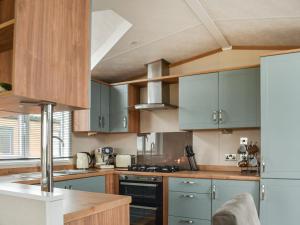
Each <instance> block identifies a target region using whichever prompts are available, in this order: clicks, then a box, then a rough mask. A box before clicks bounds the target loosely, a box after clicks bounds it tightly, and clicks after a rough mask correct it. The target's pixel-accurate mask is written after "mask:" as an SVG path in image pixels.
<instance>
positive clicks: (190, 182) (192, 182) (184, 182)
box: [182, 180, 195, 184]
mask: <svg viewBox="0 0 300 225" xmlns="http://www.w3.org/2000/svg"><path fill="white" fill-rule="evenodd" d="M182 183H183V184H195V182H194V181H188V180H187V181H183V182H182Z"/></svg>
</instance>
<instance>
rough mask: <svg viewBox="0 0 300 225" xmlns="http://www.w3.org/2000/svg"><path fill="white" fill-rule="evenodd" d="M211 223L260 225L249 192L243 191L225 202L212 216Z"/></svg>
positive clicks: (217, 224) (218, 224)
mask: <svg viewBox="0 0 300 225" xmlns="http://www.w3.org/2000/svg"><path fill="white" fill-rule="evenodd" d="M213 225H261V224H260V222H259V218H258V214H257V210H256V207H255V203H254V200H253V198H252V196H251V194H249V193H243V194H240V195H238V196H236V197H235V198H234V199H232V200H230V201H228V202H226V203H225V204H224V205H223V206H222V207H221V208H220V209H218V211H217V212H216V213H215V215H214V216H213Z"/></svg>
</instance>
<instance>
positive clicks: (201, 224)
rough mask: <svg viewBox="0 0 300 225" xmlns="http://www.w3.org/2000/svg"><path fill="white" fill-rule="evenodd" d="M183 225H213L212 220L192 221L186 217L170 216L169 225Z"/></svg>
mask: <svg viewBox="0 0 300 225" xmlns="http://www.w3.org/2000/svg"><path fill="white" fill-rule="evenodd" d="M182 224H193V225H211V222H210V220H199V219H191V218H186V217H175V216H169V225H182Z"/></svg>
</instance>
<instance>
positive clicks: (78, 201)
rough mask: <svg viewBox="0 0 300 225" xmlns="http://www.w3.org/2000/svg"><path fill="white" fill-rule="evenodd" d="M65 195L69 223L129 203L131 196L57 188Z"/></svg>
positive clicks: (65, 211) (66, 216)
mask: <svg viewBox="0 0 300 225" xmlns="http://www.w3.org/2000/svg"><path fill="white" fill-rule="evenodd" d="M55 192H59V193H62V194H63V195H64V201H63V205H64V206H63V207H64V222H65V223H69V222H71V221H74V220H79V219H82V218H84V217H88V216H91V215H95V214H98V213H101V212H104V211H108V210H111V209H114V208H118V207H122V206H124V205H129V204H130V202H131V197H129V196H123V195H112V194H103V193H92V192H84V191H75V190H64V189H55Z"/></svg>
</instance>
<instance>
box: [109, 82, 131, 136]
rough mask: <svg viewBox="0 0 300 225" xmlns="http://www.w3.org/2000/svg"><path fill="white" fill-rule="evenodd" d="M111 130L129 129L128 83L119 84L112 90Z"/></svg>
mask: <svg viewBox="0 0 300 225" xmlns="http://www.w3.org/2000/svg"><path fill="white" fill-rule="evenodd" d="M110 101H111V104H110V131H111V132H127V131H128V106H129V105H128V85H125V84H124V85H118V86H113V87H111V90H110Z"/></svg>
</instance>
